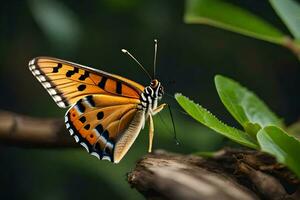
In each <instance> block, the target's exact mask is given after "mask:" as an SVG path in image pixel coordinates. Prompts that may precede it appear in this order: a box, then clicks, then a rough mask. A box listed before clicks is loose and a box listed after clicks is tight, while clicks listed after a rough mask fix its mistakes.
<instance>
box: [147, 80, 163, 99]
mask: <svg viewBox="0 0 300 200" xmlns="http://www.w3.org/2000/svg"><path fill="white" fill-rule="evenodd" d="M150 87H151V88H152V89H153V91H154V94H155V97H158V98H159V99H161V98H162V96H163V94H164V87H163V86H162V85H161V83H160V82H159V81H158V80H157V79H153V80H152V81H151V83H150Z"/></svg>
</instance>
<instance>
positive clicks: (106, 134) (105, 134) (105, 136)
mask: <svg viewBox="0 0 300 200" xmlns="http://www.w3.org/2000/svg"><path fill="white" fill-rule="evenodd" d="M101 136H102V137H104V138H105V139H106V140H108V139H109V133H108V131H107V130H105V131H104V132H103V133H102V134H101Z"/></svg>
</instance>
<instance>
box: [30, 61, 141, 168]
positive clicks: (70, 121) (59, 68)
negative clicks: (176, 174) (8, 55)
mask: <svg viewBox="0 0 300 200" xmlns="http://www.w3.org/2000/svg"><path fill="white" fill-rule="evenodd" d="M29 68H30V70H31V72H32V73H33V75H34V76H35V77H36V78H37V79H38V80H39V81H40V82H41V84H42V85H43V86H44V87H45V89H46V90H47V91H48V93H49V94H50V95H51V96H52V98H53V99H54V101H55V102H56V103H57V105H58V106H59V107H62V108H66V107H69V106H70V105H73V106H72V107H71V108H70V109H69V110H68V112H67V113H66V116H65V122H66V127H67V129H68V130H69V132H70V134H71V135H72V136H73V137H74V138H75V140H76V142H78V143H79V144H81V145H82V146H84V147H85V148H86V149H87V151H88V152H89V153H90V154H91V155H94V156H96V157H98V158H99V159H107V160H110V161H112V162H115V163H118V162H119V161H120V160H121V159H122V158H123V156H124V155H125V154H126V152H127V151H128V150H129V148H130V146H131V145H132V144H133V142H134V140H135V139H136V137H137V135H138V133H139V132H140V130H141V129H142V127H143V125H144V122H145V119H144V113H143V112H141V110H139V109H138V104H139V103H140V100H139V98H140V94H141V92H143V90H144V87H143V86H142V85H140V84H138V83H136V82H134V81H131V80H129V79H126V78H123V77H120V76H117V75H113V74H109V73H107V72H103V71H100V70H95V69H92V68H89V67H86V66H82V65H79V64H75V63H72V62H68V61H64V60H60V59H56V58H50V57H38V58H35V59H33V60H31V61H30V62H29Z"/></svg>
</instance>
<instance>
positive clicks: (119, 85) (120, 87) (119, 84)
mask: <svg viewBox="0 0 300 200" xmlns="http://www.w3.org/2000/svg"><path fill="white" fill-rule="evenodd" d="M116 84H117V85H116V93H117V94H122V83H121V82H120V81H117V83H116Z"/></svg>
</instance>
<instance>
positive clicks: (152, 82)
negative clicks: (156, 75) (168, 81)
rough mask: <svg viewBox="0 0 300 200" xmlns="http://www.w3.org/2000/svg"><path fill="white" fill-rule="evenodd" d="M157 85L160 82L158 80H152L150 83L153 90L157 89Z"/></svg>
mask: <svg viewBox="0 0 300 200" xmlns="http://www.w3.org/2000/svg"><path fill="white" fill-rule="evenodd" d="M157 85H158V80H156V79H154V80H152V81H151V83H150V86H151V87H152V88H155V87H157Z"/></svg>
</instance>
